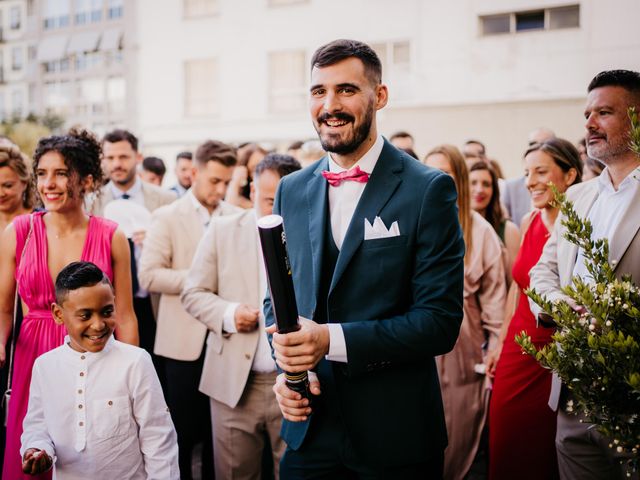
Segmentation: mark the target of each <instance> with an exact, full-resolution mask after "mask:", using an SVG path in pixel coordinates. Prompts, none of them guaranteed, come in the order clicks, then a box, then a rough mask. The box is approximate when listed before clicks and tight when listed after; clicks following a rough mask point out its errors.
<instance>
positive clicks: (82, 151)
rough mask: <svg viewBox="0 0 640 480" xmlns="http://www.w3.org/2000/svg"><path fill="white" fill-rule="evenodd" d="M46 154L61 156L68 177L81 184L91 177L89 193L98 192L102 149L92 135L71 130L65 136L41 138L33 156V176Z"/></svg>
mask: <svg viewBox="0 0 640 480" xmlns="http://www.w3.org/2000/svg"><path fill="white" fill-rule="evenodd" d="M48 152H58V153H59V154H60V155H62V158H63V159H64V164H65V165H66V166H67V168H68V169H69V173H70V175H71V176H72V177H73V176H76V177H77V179H78V181H80V182H81V181H82V180H84V179H85V178H87V177H88V176H89V175H91V177H92V178H93V185H92V187H91V191H96V190H98V189H99V188H100V186H101V185H102V184H103V180H104V173H103V171H102V166H101V165H100V159H101V156H102V147H100V143H99V142H98V140H97V139H96V137H95V135H94V134H93V133H91V132H89V131H87V130H80V129H71V130H69V133H67V134H66V135H52V136H50V137H45V138H41V139H40V141H39V142H38V146H37V147H36V152H35V153H34V155H33V172H34V174H36V172H37V170H38V164H39V163H40V159H41V158H42V156H43V155H44V154H45V153H48ZM36 177H37V175H36ZM85 193H86V192H85Z"/></svg>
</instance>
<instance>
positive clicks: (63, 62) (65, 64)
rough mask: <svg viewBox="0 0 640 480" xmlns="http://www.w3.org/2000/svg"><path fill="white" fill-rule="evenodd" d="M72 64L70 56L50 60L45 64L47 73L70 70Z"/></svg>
mask: <svg viewBox="0 0 640 480" xmlns="http://www.w3.org/2000/svg"><path fill="white" fill-rule="evenodd" d="M70 65H71V63H70V62H69V57H65V58H61V59H60V60H50V61H48V62H45V63H44V64H43V66H44V72H45V73H58V72H68V71H69V67H70Z"/></svg>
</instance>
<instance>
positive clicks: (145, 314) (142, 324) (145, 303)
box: [133, 296, 167, 396]
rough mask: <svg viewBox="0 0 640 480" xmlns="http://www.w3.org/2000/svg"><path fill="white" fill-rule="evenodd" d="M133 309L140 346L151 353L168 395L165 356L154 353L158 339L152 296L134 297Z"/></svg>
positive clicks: (161, 382)
mask: <svg viewBox="0 0 640 480" xmlns="http://www.w3.org/2000/svg"><path fill="white" fill-rule="evenodd" d="M133 311H134V312H135V314H136V318H137V319H138V335H139V336H140V348H144V349H145V350H146V351H147V352H148V353H149V355H151V360H152V361H153V366H154V367H155V369H156V373H157V374H158V378H159V379H160V385H162V391H163V392H165V396H166V391H167V390H166V383H167V382H166V378H165V371H164V365H163V362H164V358H163V357H159V356H158V355H156V354H155V353H153V346H154V344H155V341H156V319H155V316H154V315H153V308H152V307H151V297H149V296H146V297H144V298H139V297H133Z"/></svg>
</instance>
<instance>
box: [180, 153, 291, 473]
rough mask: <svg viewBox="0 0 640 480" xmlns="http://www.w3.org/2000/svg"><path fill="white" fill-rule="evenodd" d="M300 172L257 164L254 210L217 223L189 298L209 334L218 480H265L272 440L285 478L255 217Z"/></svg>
mask: <svg viewBox="0 0 640 480" xmlns="http://www.w3.org/2000/svg"><path fill="white" fill-rule="evenodd" d="M299 169H300V164H299V163H298V162H297V161H296V160H295V159H294V158H293V157H291V156H289V155H277V154H270V155H267V156H266V157H265V158H264V159H263V160H262V161H261V162H260V163H259V164H258V166H257V167H256V169H255V172H254V182H253V183H252V185H251V196H252V200H253V203H254V209H255V210H247V211H245V212H243V213H241V214H239V215H232V216H228V217H221V218H216V219H214V220H213V221H212V222H211V225H209V228H208V230H207V232H206V233H205V235H204V237H203V238H202V241H201V242H200V245H199V246H198V250H197V252H196V254H195V257H194V259H193V264H192V266H191V269H190V270H189V273H188V274H187V279H186V281H185V286H184V290H183V292H182V303H183V305H184V307H185V308H186V309H187V311H188V312H189V313H190V314H191V315H193V316H194V317H195V318H197V319H198V320H199V321H200V322H202V324H203V325H205V326H206V328H207V329H208V330H209V337H208V339H207V354H206V357H205V362H204V369H203V371H202V379H201V381H200V391H202V392H204V393H206V394H207V395H208V396H209V397H210V405H211V417H212V425H213V451H214V462H215V473H216V478H220V479H222V478H235V479H244V478H246V479H253V478H260V476H261V459H262V451H263V448H264V438H265V436H267V437H268V438H269V440H270V444H271V450H272V452H273V463H274V467H275V476H276V478H278V466H279V463H280V457H281V455H282V453H283V452H284V447H285V445H284V442H283V441H282V440H281V439H280V435H279V433H280V425H281V418H282V417H281V414H280V409H279V408H278V404H277V402H276V398H275V394H274V393H273V391H272V387H273V384H274V383H275V379H276V365H275V362H274V361H273V358H272V357H271V349H270V347H269V343H268V341H267V337H266V334H265V332H264V318H263V316H262V314H261V308H260V307H261V305H262V300H263V298H264V295H265V292H266V276H265V273H264V264H263V261H262V257H261V253H260V252H261V251H260V246H259V240H258V234H257V227H256V217H261V216H264V215H269V214H271V211H272V209H273V199H274V197H275V193H276V188H277V186H278V182H279V181H280V178H281V177H283V176H284V175H287V174H289V173H291V172H293V171H295V170H299Z"/></svg>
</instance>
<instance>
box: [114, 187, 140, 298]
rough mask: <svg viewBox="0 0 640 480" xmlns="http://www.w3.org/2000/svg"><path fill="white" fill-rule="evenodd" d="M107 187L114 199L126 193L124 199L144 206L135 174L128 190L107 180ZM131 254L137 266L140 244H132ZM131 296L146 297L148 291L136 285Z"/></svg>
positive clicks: (118, 198)
mask: <svg viewBox="0 0 640 480" xmlns="http://www.w3.org/2000/svg"><path fill="white" fill-rule="evenodd" d="M109 187H111V194H112V195H113V199H114V200H121V199H123V196H124V195H128V197H125V198H124V199H126V200H127V201H129V202H135V203H137V204H138V205H141V206H143V207H145V208H146V206H145V204H144V192H143V191H142V180H140V179H139V178H138V177H137V176H136V179H135V182H134V183H133V185H132V186H131V188H129V190H120V189H119V188H118V187H116V185H115V184H114V183H113V182H109ZM133 256H134V259H135V261H136V267H139V266H140V257H141V256H142V245H136V244H134V245H133ZM133 296H134V297H136V298H146V297H148V296H149V292H147V291H146V290H145V289H144V288H142V287H141V286H139V285H138V291H137V292H133Z"/></svg>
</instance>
